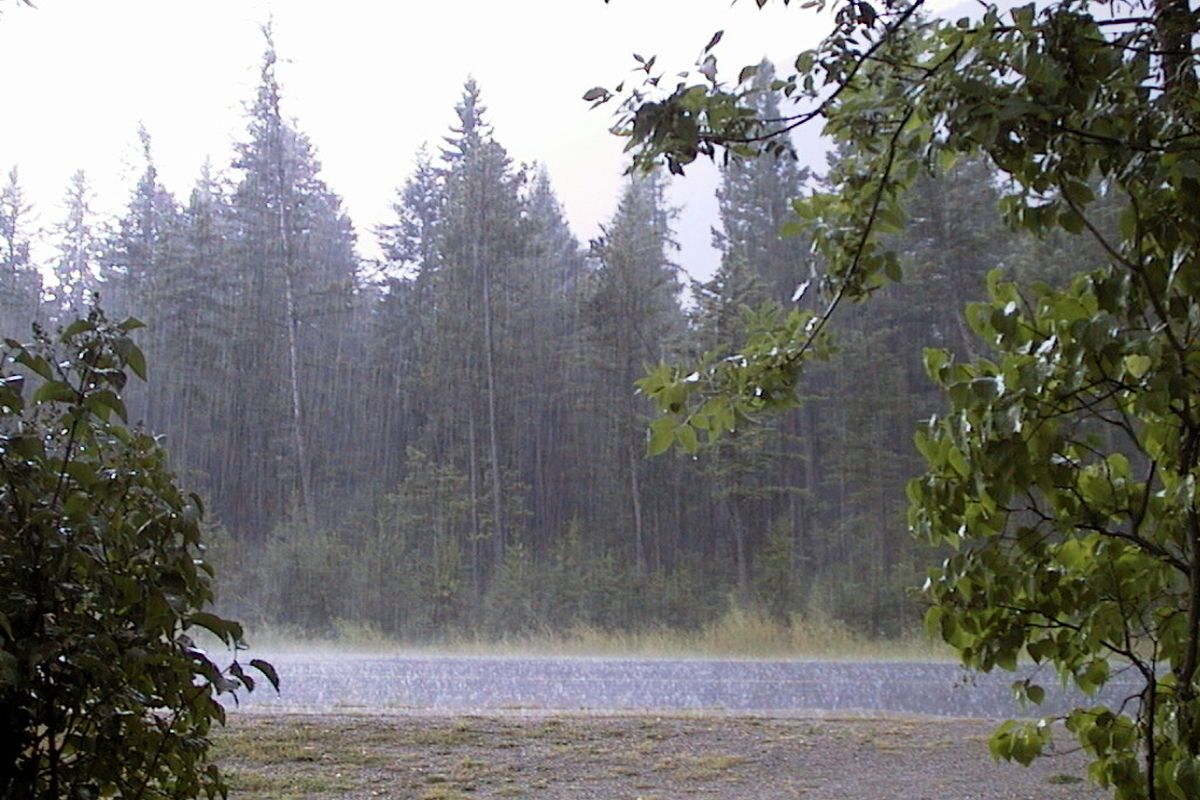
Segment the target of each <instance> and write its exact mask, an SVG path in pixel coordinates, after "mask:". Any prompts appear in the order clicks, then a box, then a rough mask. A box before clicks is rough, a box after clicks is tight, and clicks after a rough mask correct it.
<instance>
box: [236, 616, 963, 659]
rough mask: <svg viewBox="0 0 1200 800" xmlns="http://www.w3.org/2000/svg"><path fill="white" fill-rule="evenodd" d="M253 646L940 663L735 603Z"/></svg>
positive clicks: (345, 633) (344, 628) (252, 635)
mask: <svg viewBox="0 0 1200 800" xmlns="http://www.w3.org/2000/svg"><path fill="white" fill-rule="evenodd" d="M247 638H248V639H249V641H250V644H251V646H252V647H253V648H254V649H255V650H264V651H272V652H287V651H304V650H316V649H320V650H334V651H341V652H359V653H422V654H446V655H506V656H516V655H536V656H595V657H621V656H634V657H641V658H680V657H682V658H705V657H707V658H747V659H760V658H761V659H827V660H855V661H858V660H865V661H890V660H896V661H940V660H947V659H949V658H950V657H951V656H950V652H949V650H948V649H947V648H946V647H945V646H944V645H940V644H938V643H934V642H931V641H929V640H928V639H927V638H926V637H925V636H924V634H921V633H919V632H915V631H914V632H913V633H911V634H908V635H905V636H903V637H900V638H895V639H882V638H877V637H871V636H867V635H865V634H862V633H859V632H857V631H855V630H853V629H851V628H850V627H848V626H847V625H845V624H843V623H841V622H838V621H836V620H829V619H822V618H814V617H803V616H801V615H799V614H794V615H792V616H791V618H790V619H789V620H788V621H787V622H782V621H779V620H776V619H772V618H771V617H769V616H767V615H765V614H763V613H761V612H758V611H756V610H753V609H745V608H740V607H734V608H731V609H730V610H728V611H726V612H725V613H724V614H723V615H722V616H720V617H718V618H717V619H715V620H713V621H712V622H710V623H708V624H706V625H704V626H703V627H701V628H699V629H697V630H691V631H688V630H679V629H674V628H667V627H655V628H647V629H642V630H633V631H611V630H603V629H600V628H595V627H589V626H577V627H574V628H570V629H568V630H565V631H557V632H556V631H545V632H541V633H533V634H522V635H505V636H499V637H489V636H485V635H481V634H477V635H461V634H456V635H452V636H448V637H446V638H442V639H436V640H431V641H423V642H405V641H401V640H398V639H394V638H392V637H389V636H387V635H386V634H384V633H382V632H380V631H379V630H378V629H377V628H375V627H373V626H371V625H369V624H363V623H358V622H352V621H348V620H336V621H335V622H334V624H333V630H332V631H331V632H330V633H329V634H327V635H325V636H320V637H314V636H312V635H311V634H306V633H304V632H303V631H301V630H299V629H293V628H288V627H276V626H268V627H259V628H255V629H252V630H250V631H249V632H248V636H247Z"/></svg>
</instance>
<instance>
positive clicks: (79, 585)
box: [0, 311, 278, 799]
mask: <svg viewBox="0 0 1200 800" xmlns="http://www.w3.org/2000/svg"><path fill="white" fill-rule="evenodd" d="M136 327H140V323H137V322H136V321H135V320H130V321H127V322H125V323H122V324H120V325H113V324H111V323H109V322H108V321H107V320H106V319H105V318H104V316H103V315H102V314H101V313H100V312H98V311H95V312H92V314H91V315H90V316H89V317H88V318H87V319H86V320H79V321H77V322H75V323H73V324H71V325H70V326H69V327H68V328H66V330H64V331H62V332H61V334H60V335H59V336H58V337H57V339H56V340H55V341H51V339H50V337H48V336H46V335H44V334H42V333H41V332H40V331H38V330H37V329H35V341H34V342H33V343H32V344H29V345H21V344H19V343H17V342H15V341H12V340H5V342H4V347H3V348H0V720H3V722H2V723H0V798H6V799H7V798H14V799H15V798H35V797H36V798H58V797H72V798H89V797H112V796H118V797H140V798H156V797H162V798H165V797H170V798H192V797H198V796H200V795H205V796H207V797H209V798H212V797H214V796H217V795H222V796H224V795H225V793H226V788H225V786H224V784H223V782H222V779H221V775H220V772H219V771H218V770H217V768H216V766H215V765H211V764H209V763H208V762H207V756H208V749H209V739H208V735H209V731H210V729H211V727H212V725H213V723H214V722H216V723H223V722H224V718H225V714H224V710H223V708H222V706H221V705H220V704H219V703H218V702H217V701H218V697H219V696H220V695H222V694H230V693H232V692H234V691H236V690H238V689H240V688H243V687H244V688H246V689H252V688H253V686H254V681H253V679H252V678H251V677H250V676H248V675H246V674H245V672H244V671H243V669H242V667H241V666H240V665H239V664H238V663H237V662H236V661H234V663H233V664H232V665H231V666H229V667H227V668H225V669H221V668H220V667H219V666H218V665H217V664H216V663H215V662H214V661H213V660H212V659H210V658H209V657H208V656H207V655H206V654H205V653H204V652H203V651H202V650H201V649H200V648H199V647H197V646H196V645H195V643H194V642H193V640H192V638H191V636H190V635H189V631H191V630H193V629H195V628H203V629H207V630H208V631H210V632H211V633H212V634H215V635H216V636H217V637H218V638H219V639H220V640H221V641H222V642H223V643H225V645H226V646H231V647H233V648H235V653H236V649H238V648H240V647H241V629H240V627H239V626H238V625H237V624H236V623H234V622H230V621H228V620H225V619H221V618H220V617H218V616H216V615H215V614H212V613H209V612H207V611H205V608H206V607H207V606H208V604H209V603H210V602H211V601H212V599H213V593H212V583H211V581H212V570H211V568H210V567H209V566H208V565H207V563H206V562H205V561H204V559H203V545H202V544H201V541H200V518H201V515H202V505H201V503H200V499H199V498H198V497H196V496H195V495H185V494H184V493H182V492H181V491H180V490H179V489H178V488H177V487H176V485H175V483H174V479H173V476H172V475H171V473H170V472H169V471H168V469H167V466H166V456H165V453H164V451H163V449H162V447H161V446H160V445H159V443H158V442H157V441H156V440H155V439H154V438H153V437H151V436H150V435H148V434H146V433H145V432H143V431H140V430H131V429H129V428H127V427H125V425H124V424H123V423H124V422H125V416H126V413H125V408H124V404H123V403H122V400H121V391H122V389H123V388H124V385H125V382H126V370H127V369H128V370H132V371H133V372H134V373H136V374H137V375H138V376H139V377H143V378H144V375H145V364H144V360H143V358H142V354H141V352H140V351H139V350H138V348H137V347H136V346H135V345H134V343H133V342H132V340H131V339H130V338H129V332H130V331H131V330H133V329H134V328H136ZM118 420H119V421H118ZM250 666H252V667H254V668H256V669H257V670H259V671H260V672H261V673H262V674H263V675H265V676H266V677H267V679H268V680H269V681H270V682H271V683H272V684H273V685H275V686H276V688H278V679H277V677H276V675H275V672H274V670H273V669H272V667H271V666H270V665H269V664H266V663H265V662H261V661H251V662H250Z"/></svg>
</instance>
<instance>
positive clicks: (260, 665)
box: [250, 658, 279, 692]
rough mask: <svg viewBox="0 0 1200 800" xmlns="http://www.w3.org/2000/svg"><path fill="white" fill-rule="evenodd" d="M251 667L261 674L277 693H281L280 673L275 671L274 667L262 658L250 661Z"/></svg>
mask: <svg viewBox="0 0 1200 800" xmlns="http://www.w3.org/2000/svg"><path fill="white" fill-rule="evenodd" d="M250 666H251V667H253V668H254V669H256V670H258V671H259V672H261V673H262V674H263V676H264V677H266V679H267V681H268V682H269V683H270V684H271V686H273V687H274V688H275V691H276V692H278V691H279V673H278V672H276V671H275V667H274V665H272V664H271V663H270V662H267V661H263V660H262V659H261V658H252V659H250Z"/></svg>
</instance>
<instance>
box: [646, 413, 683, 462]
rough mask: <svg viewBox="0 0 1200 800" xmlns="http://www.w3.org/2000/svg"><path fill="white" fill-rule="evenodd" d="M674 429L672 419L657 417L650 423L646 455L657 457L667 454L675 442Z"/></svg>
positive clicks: (674, 423)
mask: <svg viewBox="0 0 1200 800" xmlns="http://www.w3.org/2000/svg"><path fill="white" fill-rule="evenodd" d="M675 427H676V422H675V418H674V417H659V418H658V419H656V420H654V421H653V422H652V423H650V429H649V437H648V440H647V443H646V455H650V456H657V455H661V454H663V453H665V452H667V450H669V449H670V447H671V445H672V444H673V443H674V441H675Z"/></svg>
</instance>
